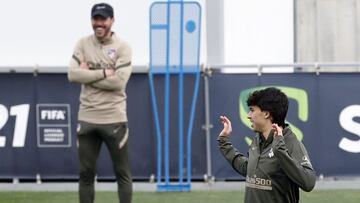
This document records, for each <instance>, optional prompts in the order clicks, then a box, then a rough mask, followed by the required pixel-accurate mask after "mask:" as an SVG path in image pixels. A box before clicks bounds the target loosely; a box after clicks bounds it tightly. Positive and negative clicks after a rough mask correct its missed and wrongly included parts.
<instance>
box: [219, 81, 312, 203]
mask: <svg viewBox="0 0 360 203" xmlns="http://www.w3.org/2000/svg"><path fill="white" fill-rule="evenodd" d="M247 105H248V106H249V108H250V111H249V113H248V115H247V117H248V119H249V120H250V122H251V123H252V125H251V127H252V128H253V130H254V131H255V132H256V133H257V135H256V136H255V138H254V139H253V142H252V143H251V145H250V148H249V151H248V157H247V156H244V155H243V154H241V153H239V151H238V150H237V149H236V148H234V147H233V145H232V144H231V142H230V139H229V138H230V134H231V132H232V126H231V121H230V120H229V119H228V118H227V117H226V116H221V117H220V120H221V122H222V124H223V125H224V128H223V130H222V131H221V133H220V134H219V136H218V145H219V149H220V151H221V153H222V154H223V155H224V157H225V158H226V160H228V162H229V163H230V164H231V165H232V167H233V168H234V170H236V171H237V172H238V173H239V174H241V175H242V176H244V177H246V189H245V201H244V202H246V203H261V202H264V203H265V202H266V203H271V202H273V203H293V202H299V188H301V189H302V190H304V191H307V192H309V191H311V190H312V189H313V188H314V186H315V180H316V175H315V171H314V169H313V167H312V165H311V163H310V159H309V156H308V153H307V151H306V148H305V147H304V145H303V144H302V143H301V142H300V141H298V140H297V138H296V136H295V135H294V133H293V132H292V131H291V129H290V127H289V126H288V125H287V124H286V123H285V117H286V114H287V111H288V106H289V101H288V98H287V96H286V95H285V94H284V93H283V92H281V91H280V90H279V89H276V88H266V89H262V90H258V91H255V92H253V93H252V94H250V96H249V98H248V100H247Z"/></svg>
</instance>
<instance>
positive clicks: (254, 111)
mask: <svg viewBox="0 0 360 203" xmlns="http://www.w3.org/2000/svg"><path fill="white" fill-rule="evenodd" d="M249 108H250V111H249V113H248V115H247V118H248V119H249V120H250V122H251V127H252V128H253V129H254V131H255V132H259V133H263V132H264V131H265V127H266V125H267V124H268V123H269V112H266V111H261V109H260V107H258V106H250V107H249ZM270 122H271V121H270Z"/></svg>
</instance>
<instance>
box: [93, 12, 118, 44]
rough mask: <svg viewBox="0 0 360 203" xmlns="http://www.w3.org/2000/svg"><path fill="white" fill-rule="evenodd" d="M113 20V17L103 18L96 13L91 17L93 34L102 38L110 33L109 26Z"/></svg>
mask: <svg viewBox="0 0 360 203" xmlns="http://www.w3.org/2000/svg"><path fill="white" fill-rule="evenodd" d="M113 22H114V18H110V17H109V18H104V17H103V16H100V15H96V16H94V17H93V18H92V19H91V23H92V27H93V30H94V33H95V36H96V37H97V38H98V39H99V40H103V39H105V38H106V37H109V36H110V35H111V26H112V24H113Z"/></svg>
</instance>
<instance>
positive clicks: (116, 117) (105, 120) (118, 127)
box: [68, 3, 132, 203]
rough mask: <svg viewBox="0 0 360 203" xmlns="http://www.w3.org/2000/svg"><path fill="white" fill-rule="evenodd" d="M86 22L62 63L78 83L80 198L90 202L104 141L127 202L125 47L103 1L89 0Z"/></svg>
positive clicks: (128, 61) (128, 71)
mask: <svg viewBox="0 0 360 203" xmlns="http://www.w3.org/2000/svg"><path fill="white" fill-rule="evenodd" d="M91 22H92V27H93V30H94V34H92V35H90V36H86V37H84V38H82V39H80V40H79V41H78V43H77V45H76V47H75V50H74V53H73V56H72V59H71V61H70V65H69V69H68V78H69V81H70V82H76V83H80V84H81V93H80V107H79V114H78V120H79V124H78V129H77V133H78V153H79V160H80V183H79V196H80V202H81V203H92V202H94V196H95V191H94V179H95V175H96V160H97V158H98V155H99V152H100V148H101V145H102V143H103V142H104V143H105V144H106V146H107V148H108V150H109V152H110V156H111V159H112V162H113V169H114V172H115V175H116V179H117V184H118V195H119V200H120V202H121V203H130V202H131V199H132V179H131V173H130V164H129V160H128V135H129V134H128V132H129V130H128V124H127V121H128V120H127V114H126V93H125V88H126V84H127V82H128V80H129V78H130V74H131V70H132V67H131V57H132V54H131V48H130V46H129V45H128V44H127V43H126V42H125V41H123V40H122V39H120V38H119V37H117V36H116V35H115V33H114V32H112V31H111V27H112V25H113V23H114V11H113V8H112V7H111V6H110V5H109V4H105V3H100V4H95V5H94V6H93V7H92V9H91Z"/></svg>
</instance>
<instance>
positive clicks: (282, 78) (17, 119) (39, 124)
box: [0, 73, 360, 180]
mask: <svg viewBox="0 0 360 203" xmlns="http://www.w3.org/2000/svg"><path fill="white" fill-rule="evenodd" d="M359 77H360V74H358V73H341V74H340V73H336V74H335V73H328V74H325V73H321V74H320V75H315V74H312V73H293V74H263V75H261V76H258V75H255V74H221V73H214V74H213V75H212V77H210V78H209V84H210V87H209V89H210V92H209V93H210V113H211V117H210V119H211V123H212V125H213V126H214V127H213V128H212V130H211V137H212V143H211V151H212V154H211V156H212V172H213V175H214V176H215V178H216V179H218V180H219V179H220V180H221V179H222V180H224V179H242V178H243V177H241V176H240V175H238V174H236V173H235V172H233V170H232V168H231V166H229V164H228V163H227V162H226V161H225V159H224V158H223V157H222V155H221V154H220V152H219V150H218V148H217V143H216V137H217V134H218V133H219V132H220V131H221V129H222V125H221V124H220V122H219V116H220V115H227V116H228V117H229V118H230V119H231V120H232V123H233V135H232V138H231V139H232V141H233V144H234V145H235V146H236V147H237V148H238V149H239V151H241V152H243V153H246V152H247V148H248V140H249V139H251V138H252V137H253V136H254V132H253V131H252V130H251V129H250V128H249V127H248V123H247V119H246V113H247V112H246V111H247V107H246V105H244V104H245V103H244V102H245V101H246V97H247V95H248V93H249V92H251V91H253V90H254V89H256V88H262V87H267V86H275V87H278V88H280V89H282V90H283V91H284V92H285V93H286V94H287V95H288V97H289V99H290V106H289V112H288V116H287V122H288V123H290V124H291V127H292V129H293V130H294V131H295V132H296V134H297V137H298V139H301V140H302V142H303V143H304V144H305V146H306V148H307V150H308V152H309V155H310V158H311V161H312V164H313V166H314V167H315V170H316V172H317V174H318V175H319V174H323V175H324V176H359V175H360V119H359V117H360V94H358V93H357V92H358V90H359V89H360V82H359V81H358V79H359ZM194 82H195V78H188V79H186V80H185V81H184V100H185V101H186V100H190V99H191V98H192V91H187V90H188V89H189V88H188V87H187V85H188V86H189V87H192V86H193V84H194ZM171 83H172V85H171V87H174V88H173V89H171V91H172V92H173V91H177V84H178V83H177V79H176V78H171ZM154 84H155V86H156V87H157V88H156V89H160V90H161V87H162V85H163V84H164V81H163V79H162V78H158V79H156V80H155V83H154ZM160 90H159V92H157V94H158V95H159V96H160V97H161V96H164V95H163V91H160ZM79 92H80V85H78V84H72V83H69V82H68V80H67V77H66V74H65V73H64V74H44V73H43V74H38V75H33V74H32V73H1V74H0V160H1V161H0V178H13V177H18V178H35V177H36V174H40V176H41V177H42V178H47V179H76V178H77V177H78V157H77V145H76V143H77V142H76V126H77V111H78V105H79ZM203 92H204V88H203V85H202V83H200V87H199V98H198V101H197V107H196V113H195V118H194V127H193V136H192V152H191V156H192V167H191V170H192V178H193V179H202V177H203V175H204V174H206V164H207V163H206V158H205V157H206V144H205V131H204V130H203V128H202V126H203V124H204V123H205V118H204V114H205V112H204V99H203V98H204V95H203ZM127 93H128V107H127V108H128V117H129V129H130V139H129V142H130V161H131V167H132V172H133V176H134V179H141V180H144V179H148V178H149V177H150V176H151V175H152V174H156V130H155V126H154V121H153V115H152V109H151V98H150V88H149V82H148V76H147V74H133V75H132V77H131V79H130V81H129V84H128V86H127ZM173 95H177V94H173ZM177 100H178V99H177V97H176V96H174V97H171V98H170V104H173V103H176V101H177ZM159 101H162V100H159ZM159 105H163V104H161V103H160V104H159ZM172 108H176V106H175V105H174V106H170V109H172ZM190 108H191V107H190V106H184V114H185V115H186V117H188V116H187V115H189V112H190ZM170 112H171V113H170V121H171V123H170V126H173V127H172V128H171V131H170V135H172V134H175V133H177V131H178V129H177V128H176V125H177V120H176V118H177V117H178V115H177V111H176V110H174V111H173V110H171V111H170ZM159 115H160V118H159V119H160V120H162V119H163V117H162V116H161V115H164V114H163V112H159ZM185 122H188V121H185ZM177 141H178V139H177V138H176V137H172V136H170V145H171V147H170V157H175V158H174V159H170V176H171V177H174V178H176V177H177V175H178V173H177V171H178V158H177V157H176V156H177V154H178V147H177ZM97 173H98V178H100V179H101V178H102V179H114V176H113V173H112V164H111V161H110V158H109V154H108V152H107V149H106V147H103V148H102V151H101V153H100V157H99V160H98V170H97Z"/></svg>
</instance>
